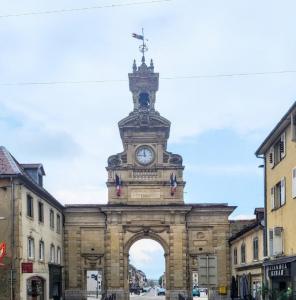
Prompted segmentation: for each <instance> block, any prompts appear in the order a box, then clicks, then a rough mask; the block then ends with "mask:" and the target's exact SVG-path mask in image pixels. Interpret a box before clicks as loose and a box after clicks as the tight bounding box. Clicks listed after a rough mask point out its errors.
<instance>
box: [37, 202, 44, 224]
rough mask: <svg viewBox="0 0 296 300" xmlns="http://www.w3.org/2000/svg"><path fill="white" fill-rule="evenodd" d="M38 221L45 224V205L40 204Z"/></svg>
mask: <svg viewBox="0 0 296 300" xmlns="http://www.w3.org/2000/svg"><path fill="white" fill-rule="evenodd" d="M38 221H39V222H40V223H43V222H44V205H43V203H42V202H38Z"/></svg>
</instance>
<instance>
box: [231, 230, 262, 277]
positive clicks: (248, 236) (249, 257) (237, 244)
mask: <svg viewBox="0 0 296 300" xmlns="http://www.w3.org/2000/svg"><path fill="white" fill-rule="evenodd" d="M254 238H258V246H259V248H258V260H254V258H253V240H254ZM243 243H244V244H245V246H246V262H245V263H241V245H242V244H243ZM235 248H236V249H237V264H236V265H235V264H234V258H233V252H234V249H235ZM230 253H231V273H232V275H233V276H236V275H240V274H243V273H244V272H245V271H238V269H239V268H240V267H243V266H250V267H251V266H252V265H256V264H258V262H262V261H263V257H264V253H263V228H262V227H259V228H258V227H257V228H255V229H253V230H251V231H249V232H247V233H245V234H244V235H242V236H240V237H238V238H237V239H235V240H234V241H232V242H231V247H230ZM248 272H249V271H248ZM251 273H252V274H260V275H261V273H262V271H261V267H259V268H258V267H255V268H254V269H253V270H251Z"/></svg>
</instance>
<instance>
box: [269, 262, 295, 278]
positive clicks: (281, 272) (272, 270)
mask: <svg viewBox="0 0 296 300" xmlns="http://www.w3.org/2000/svg"><path fill="white" fill-rule="evenodd" d="M268 273H269V277H279V276H289V275H290V265H289V264H287V263H284V264H277V265H272V266H269V268H268Z"/></svg>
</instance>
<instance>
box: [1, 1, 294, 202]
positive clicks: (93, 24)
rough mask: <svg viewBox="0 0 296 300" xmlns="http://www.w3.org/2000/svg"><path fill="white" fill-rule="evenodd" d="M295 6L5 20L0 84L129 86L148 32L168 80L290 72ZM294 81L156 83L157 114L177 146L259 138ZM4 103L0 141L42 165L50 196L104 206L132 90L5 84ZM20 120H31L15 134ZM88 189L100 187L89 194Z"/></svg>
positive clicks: (158, 7) (233, 4) (179, 7)
mask: <svg viewBox="0 0 296 300" xmlns="http://www.w3.org/2000/svg"><path fill="white" fill-rule="evenodd" d="M114 2H115V1H114ZM114 2H112V3H114ZM116 2H118V3H120V1H116ZM100 3H102V4H104V3H110V1H100ZM97 4H98V2H97V1H95V0H89V1H84V2H83V4H82V3H81V5H82V6H93V5H97ZM74 6H75V7H77V6H78V4H76V5H74ZM67 7H70V8H71V7H73V1H70V0H64V1H62V3H61V1H58V0H52V1H50V2H47V3H45V2H42V3H41V2H38V3H37V2H36V1H26V3H22V2H20V1H16V0H12V1H6V3H3V5H2V7H1V10H2V11H3V12H4V13H8V14H9V13H14V12H16V13H17V12H22V11H36V10H46V9H58V8H67ZM295 8H296V4H295V2H294V1H292V0H291V1H285V5H282V3H279V2H277V1H275V0H272V1H267V0H263V1H260V3H258V1H255V0H251V1H248V2H245V3H238V2H237V1H235V0H229V1H228V4H227V5H225V3H222V2H221V1H219V0H211V1H209V2H200V1H172V2H167V3H162V4H153V5H143V6H133V7H132V6H130V7H125V8H114V9H101V10H93V11H85V12H79V13H69V14H56V15H55V14H53V15H41V16H28V17H18V18H2V19H1V20H0V22H1V27H0V37H1V40H2V41H5V42H4V43H2V46H1V47H2V48H1V56H0V69H1V74H0V83H4V82H24V81H25V82H28V81H29V82H36V81H71V80H78V81H79V80H100V79H122V78H123V79H127V73H128V72H130V71H131V65H132V60H133V58H134V57H136V58H139V57H140V54H139V52H138V41H136V40H134V39H132V38H131V37H130V33H131V32H134V31H138V30H140V28H141V27H142V26H144V27H145V29H146V32H147V37H148V38H149V48H150V51H149V52H148V54H147V57H149V58H150V56H151V57H153V58H154V61H155V70H156V71H159V72H160V76H161V77H166V76H170V77H171V76H181V75H199V74H201V75H202V74H219V73H240V72H257V71H259V72H260V71H277V70H285V69H295V68H296V66H295V59H294V56H295V51H296V49H295V48H296V45H295V43H294V28H295V26H296V20H295V17H294V11H295ZM184 16H186V18H184ZM274 20H278V21H277V22H274ZM138 61H139V59H138ZM294 83H295V78H294V75H293V74H286V75H269V76H252V77H234V78H216V79H199V80H196V79H192V80H189V79H188V80H164V79H163V80H162V79H161V80H160V91H159V93H158V95H157V102H156V107H157V109H158V110H159V111H160V113H161V114H162V115H164V116H165V117H167V118H168V119H170V120H171V122H172V130H171V139H170V142H171V143H172V142H175V143H183V142H184V141H186V139H188V138H196V136H197V135H199V134H201V133H204V132H206V131H208V130H211V129H214V130H215V129H230V130H233V131H235V132H236V133H238V134H240V135H242V136H244V137H246V138H249V137H250V136H251V137H253V136H260V138H261V139H263V137H264V135H265V134H266V133H267V131H269V130H270V129H271V128H272V126H274V124H275V123H276V122H277V120H279V119H280V117H281V116H282V115H283V113H284V112H285V111H286V110H287V109H288V107H289V106H290V104H291V103H292V101H293V98H294V96H295V94H296V90H295V84H294ZM0 105H1V108H2V107H5V108H6V109H7V110H8V111H9V115H8V117H6V118H4V116H3V115H1V113H0V118H1V120H0V123H1V124H0V139H1V141H0V143H1V144H5V146H6V147H7V148H8V150H11V151H13V154H14V155H15V156H16V158H17V159H21V160H26V161H27V160H28V159H30V160H32V161H34V160H35V159H38V160H39V159H42V162H43V163H44V165H45V167H46V170H47V181H46V182H47V184H48V185H47V186H48V189H49V190H50V191H51V192H52V193H54V194H55V195H58V196H59V197H62V198H63V199H61V200H62V202H72V203H73V202H76V201H78V200H79V201H80V199H81V201H82V202H83V203H86V202H92V203H93V202H96V201H97V200H96V199H98V198H100V199H102V198H103V197H105V199H104V201H105V202H106V200H107V198H106V197H107V196H106V192H103V190H104V189H105V186H104V182H105V181H106V179H107V174H106V171H105V166H106V161H107V158H108V156H109V155H111V154H114V153H117V152H120V151H121V150H122V145H121V141H120V137H119V133H118V129H117V122H118V121H119V120H120V119H121V118H123V117H125V116H126V115H128V113H129V112H130V111H131V110H132V98H131V95H130V93H129V90H128V82H113V83H112V82H109V83H104V84H80V85H79V84H78V85H41V86H40V85H31V86H1V91H0ZM13 119H16V120H17V121H19V120H22V121H24V122H23V123H22V124H21V126H18V124H15V127H14V128H13V129H12V128H11V126H12V123H13ZM48 145H50V146H48ZM62 154H63V155H62ZM188 160H190V158H188ZM199 167H201V168H202V169H203V170H204V171H205V172H211V171H212V170H213V169H214V170H215V171H216V172H218V173H220V174H223V173H226V174H237V173H246V174H250V175H251V174H253V171H252V170H251V169H249V167H248V166H244V165H242V166H240V165H230V166H225V165H224V164H223V162H221V165H220V166H196V168H197V171H198V168H199ZM254 173H256V171H254ZM87 185H91V186H94V187H96V186H97V188H95V190H94V191H88V190H87V189H86V188H84V187H85V186H87ZM93 197H94V198H93ZM97 197H98V198H97ZM98 201H101V200H98ZM102 201H103V200H102Z"/></svg>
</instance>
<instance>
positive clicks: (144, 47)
mask: <svg viewBox="0 0 296 300" xmlns="http://www.w3.org/2000/svg"><path fill="white" fill-rule="evenodd" d="M132 37H134V38H135V39H138V40H142V41H143V43H142V45H140V46H139V50H140V52H141V53H142V62H145V52H147V51H148V47H147V45H146V43H145V41H148V40H147V39H145V36H144V29H143V28H142V34H136V33H133V34H132Z"/></svg>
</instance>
